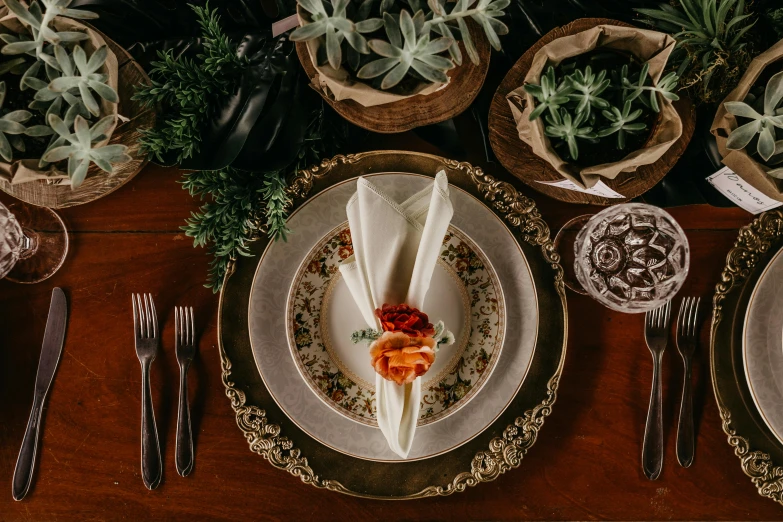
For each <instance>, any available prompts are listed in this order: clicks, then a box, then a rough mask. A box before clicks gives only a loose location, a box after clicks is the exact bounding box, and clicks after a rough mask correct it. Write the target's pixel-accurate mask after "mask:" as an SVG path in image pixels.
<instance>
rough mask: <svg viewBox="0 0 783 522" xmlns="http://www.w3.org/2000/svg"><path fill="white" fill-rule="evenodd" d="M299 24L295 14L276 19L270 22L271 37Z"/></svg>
mask: <svg viewBox="0 0 783 522" xmlns="http://www.w3.org/2000/svg"><path fill="white" fill-rule="evenodd" d="M297 25H299V19H298V18H297V16H296V15H295V14H292V15H291V16H288V17H286V18H283V19H282V20H278V21H277V22H275V23H273V24H272V38H277V36H278V35H281V34H283V33H284V32H286V31H290V30H291V29H293V28H294V27H296V26H297Z"/></svg>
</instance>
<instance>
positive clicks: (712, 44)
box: [636, 0, 756, 102]
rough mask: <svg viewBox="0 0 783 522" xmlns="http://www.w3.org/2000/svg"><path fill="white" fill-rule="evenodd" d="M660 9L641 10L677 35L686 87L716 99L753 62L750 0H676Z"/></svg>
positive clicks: (709, 99)
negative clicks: (750, 48)
mask: <svg viewBox="0 0 783 522" xmlns="http://www.w3.org/2000/svg"><path fill="white" fill-rule="evenodd" d="M674 4H675V5H670V4H660V8H659V9H636V11H638V12H639V13H641V14H643V15H646V16H647V17H649V23H650V25H652V26H653V27H655V28H656V29H658V30H661V31H664V32H667V33H670V34H671V35H672V36H673V37H674V38H675V40H677V49H676V50H677V52H676V53H675V54H673V56H672V60H671V62H672V64H674V65H675V66H679V69H678V74H679V75H680V76H681V77H682V78H683V82H682V83H683V88H693V89H694V91H695V93H696V95H697V96H698V98H699V99H701V100H702V101H704V102H714V101H718V100H720V99H722V98H723V97H725V95H726V94H727V93H728V92H729V91H730V90H731V89H733V88H734V87H735V85H736V83H737V81H738V80H739V78H740V76H741V75H742V73H743V72H744V71H745V68H746V67H747V64H748V63H749V61H750V54H749V53H748V50H747V46H748V43H749V41H750V37H751V35H750V34H749V33H748V32H749V31H750V29H751V28H752V27H753V26H754V25H755V23H756V20H754V19H753V15H752V13H751V12H749V10H748V9H747V7H746V2H745V0H676V2H674Z"/></svg>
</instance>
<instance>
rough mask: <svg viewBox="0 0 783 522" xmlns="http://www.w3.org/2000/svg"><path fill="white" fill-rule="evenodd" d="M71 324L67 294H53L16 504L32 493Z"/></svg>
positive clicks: (58, 291)
mask: <svg viewBox="0 0 783 522" xmlns="http://www.w3.org/2000/svg"><path fill="white" fill-rule="evenodd" d="M67 322H68V302H67V301H66V299H65V293H64V292H63V291H62V289H60V288H55V289H54V290H52V301H51V303H50V304H49V317H48V319H47V320H46V330H45V331H44V339H43V347H42V348H41V359H40V360H39V361H38V374H37V375H36V377H35V394H34V395H33V409H32V410H31V411H30V419H29V420H28V421H27V430H25V432H24V439H23V440H22V449H21V450H19V458H17V459H16V468H15V469H14V481H13V496H14V500H22V499H23V498H24V497H25V495H27V492H28V491H29V490H30V484H31V483H32V480H33V470H34V469H35V456H36V453H37V452H38V439H39V435H40V427H41V415H42V413H43V406H44V403H45V402H46V395H47V393H48V392H49V387H50V386H51V384H52V380H53V379H54V372H55V370H56V369H57V363H58V362H59V361H60V354H61V353H62V351H63V343H64V341H65V326H66V324H67Z"/></svg>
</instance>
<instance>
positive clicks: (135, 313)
mask: <svg viewBox="0 0 783 522" xmlns="http://www.w3.org/2000/svg"><path fill="white" fill-rule="evenodd" d="M131 304H132V305H133V334H134V335H135V336H136V337H138V336H139V331H140V330H139V309H138V306H137V305H136V294H131Z"/></svg>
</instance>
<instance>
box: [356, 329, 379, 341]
mask: <svg viewBox="0 0 783 522" xmlns="http://www.w3.org/2000/svg"><path fill="white" fill-rule="evenodd" d="M382 335H383V330H376V329H375V328H365V329H364V330H356V331H355V332H353V333H352V334H351V342H352V343H353V344H359V343H361V342H367V343H371V342H373V341H376V340H378V339H380V337H381V336H382Z"/></svg>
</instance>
